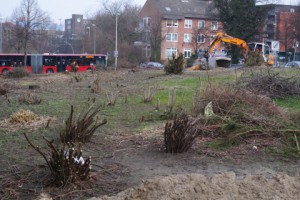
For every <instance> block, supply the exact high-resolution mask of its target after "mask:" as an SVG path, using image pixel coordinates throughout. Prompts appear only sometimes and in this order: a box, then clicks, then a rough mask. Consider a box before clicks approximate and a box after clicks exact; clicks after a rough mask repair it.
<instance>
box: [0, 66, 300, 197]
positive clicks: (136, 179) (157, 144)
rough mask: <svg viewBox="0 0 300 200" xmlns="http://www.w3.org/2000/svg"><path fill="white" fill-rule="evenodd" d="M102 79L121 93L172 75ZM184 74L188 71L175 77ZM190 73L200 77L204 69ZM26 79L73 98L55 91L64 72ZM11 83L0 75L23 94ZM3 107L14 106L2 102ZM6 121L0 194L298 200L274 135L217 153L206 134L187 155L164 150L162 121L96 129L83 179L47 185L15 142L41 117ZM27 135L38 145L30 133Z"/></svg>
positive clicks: (295, 181)
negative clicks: (88, 172)
mask: <svg viewBox="0 0 300 200" xmlns="http://www.w3.org/2000/svg"><path fill="white" fill-rule="evenodd" d="M195 73H198V72H195ZM201 73H203V74H201ZM214 73H229V72H227V71H224V70H221V71H219V72H214ZM102 76H103V78H102V79H101V83H102V89H109V88H111V87H113V88H116V87H118V88H120V87H121V88H122V93H123V94H133V93H134V92H135V91H138V90H140V89H138V88H137V86H138V85H139V86H140V85H142V82H143V81H145V80H146V81H149V80H153V81H154V82H159V81H160V80H162V79H171V78H172V76H164V75H163V73H162V72H149V71H132V70H120V71H119V72H103V75H102ZM184 76H186V77H188V76H195V74H193V73H191V74H186V75H183V77H181V78H184ZM196 76H205V72H199V74H196ZM89 78H92V76H90V75H89ZM25 80H26V81H28V82H30V84H32V83H34V84H38V83H41V82H43V83H44V84H45V85H47V87H46V88H41V89H40V90H38V91H37V93H40V94H42V95H43V94H44V93H47V94H49V93H57V92H59V93H61V94H64V95H65V96H68V97H70V98H71V97H74V96H75V94H73V93H72V92H71V91H69V90H66V89H65V88H61V89H60V88H59V85H60V84H61V83H62V82H69V77H68V76H64V75H51V76H38V77H37V76H34V77H29V78H26V79H25ZM18 81H19V80H12V81H8V80H6V79H0V83H1V84H4V83H5V84H7V85H8V86H7V87H9V88H10V94H9V96H10V97H13V96H14V95H17V94H20V93H23V92H25V90H24V88H25V86H20V85H18V83H17V82H18ZM23 81H24V80H23ZM140 83H141V84H140ZM143 83H145V82H143ZM148 83H149V82H146V84H148ZM26 87H27V85H26ZM69 87H70V86H69ZM77 89H79V90H80V89H83V86H80V85H78V88H77ZM61 90H62V91H61ZM0 98H1V101H6V100H5V98H4V97H3V96H2V97H1V96H0ZM3 105H6V104H1V106H3ZM2 109H3V108H2ZM7 109H10V110H11V111H13V110H14V109H13V108H10V107H9V106H8V107H7ZM3 112H4V109H3ZM51 117H52V120H53V122H51V127H50V128H53V130H54V129H55V127H56V126H57V125H58V124H61V123H62V119H63V118H64V117H65V116H63V117H62V116H51ZM7 119H8V113H6V114H3V115H1V116H0V137H1V138H3V139H0V164H1V166H2V167H1V170H0V199H89V198H93V197H94V198H93V199H98V198H100V199H107V200H108V199H110V200H113V199H114V200H117V199H300V192H299V191H300V190H299V189H300V182H299V180H300V178H299V170H300V165H299V164H300V162H299V160H298V159H293V158H286V157H284V156H282V155H274V154H271V153H270V152H268V149H270V148H271V147H273V148H276V147H280V146H281V145H282V144H281V142H280V139H279V138H276V137H271V136H267V135H265V136H260V137H251V138H248V139H245V140H243V141H242V142H241V143H240V144H239V145H238V146H234V147H232V148H229V149H226V150H216V149H213V148H211V147H209V146H208V145H207V143H208V142H209V141H211V140H212V139H213V138H210V137H202V138H201V137H200V138H198V139H197V141H196V143H195V144H194V145H193V147H192V148H191V149H190V150H189V151H188V152H186V153H182V154H173V155H171V154H167V153H165V151H164V141H163V132H164V122H161V123H155V124H153V125H151V126H147V127H146V128H145V129H143V131H138V132H132V131H131V129H130V128H128V127H126V126H125V125H123V124H118V126H117V127H113V128H103V129H101V130H99V131H98V132H97V133H96V134H95V135H94V137H93V139H92V141H91V142H90V143H87V144H84V145H83V151H84V155H90V156H92V167H93V168H92V172H91V177H90V178H89V180H86V181H83V182H78V183H73V184H69V185H68V186H65V187H64V188H56V187H53V186H49V185H48V184H49V170H48V168H47V166H46V164H45V161H44V160H43V159H42V157H41V156H40V155H39V154H38V153H37V152H35V151H34V150H33V149H32V148H31V147H29V146H28V144H27V143H26V141H25V139H20V138H22V137H23V136H22V134H21V132H22V130H27V131H28V130H32V131H33V130H36V129H38V130H40V131H41V133H47V132H46V131H45V132H43V127H45V124H46V123H47V120H45V121H42V122H40V123H38V122H35V124H34V125H32V124H23V125H20V126H18V125H9V122H8V121H7ZM42 119H48V116H44V117H43V118H42ZM32 137H33V140H34V142H39V144H42V142H43V140H40V139H38V138H39V137H38V136H37V135H34V136H32Z"/></svg>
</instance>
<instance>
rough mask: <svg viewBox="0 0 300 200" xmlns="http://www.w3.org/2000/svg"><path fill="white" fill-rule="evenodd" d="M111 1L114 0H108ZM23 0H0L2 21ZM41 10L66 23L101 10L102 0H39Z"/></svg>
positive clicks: (142, 1)
mask: <svg viewBox="0 0 300 200" xmlns="http://www.w3.org/2000/svg"><path fill="white" fill-rule="evenodd" d="M106 1H107V2H110V1H112V0H106ZM21 2H22V0H0V5H1V6H0V8H1V9H0V17H1V18H2V21H5V20H6V19H7V18H10V17H11V15H12V13H13V11H14V10H15V9H16V8H17V7H19V6H20V5H21ZM37 2H38V5H39V7H40V8H41V10H43V11H46V12H48V13H49V14H50V16H51V19H52V20H53V21H54V22H57V23H59V22H60V21H61V22H62V24H64V20H65V19H69V18H71V17H72V14H82V15H83V17H84V18H87V17H88V15H92V14H94V13H95V12H96V11H98V10H100V8H101V5H100V2H101V0H37ZM114 2H116V0H114ZM130 2H131V3H132V5H139V6H143V5H144V4H145V2H146V0H130Z"/></svg>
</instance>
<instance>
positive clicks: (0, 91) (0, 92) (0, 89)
mask: <svg viewBox="0 0 300 200" xmlns="http://www.w3.org/2000/svg"><path fill="white" fill-rule="evenodd" d="M7 93H8V89H7V88H4V87H3V86H0V95H7Z"/></svg>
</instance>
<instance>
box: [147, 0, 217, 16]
mask: <svg viewBox="0 0 300 200" xmlns="http://www.w3.org/2000/svg"><path fill="white" fill-rule="evenodd" d="M150 1H152V2H153V3H154V5H156V7H157V8H158V9H159V12H160V13H161V14H162V17H163V18H165V19H184V18H210V19H211V18H212V16H211V15H210V13H211V10H210V7H211V1H203V0H150Z"/></svg>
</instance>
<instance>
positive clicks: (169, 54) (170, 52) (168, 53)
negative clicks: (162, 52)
mask: <svg viewBox="0 0 300 200" xmlns="http://www.w3.org/2000/svg"><path fill="white" fill-rule="evenodd" d="M173 54H174V55H175V57H177V48H166V58H171V57H172V55H173Z"/></svg>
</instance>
